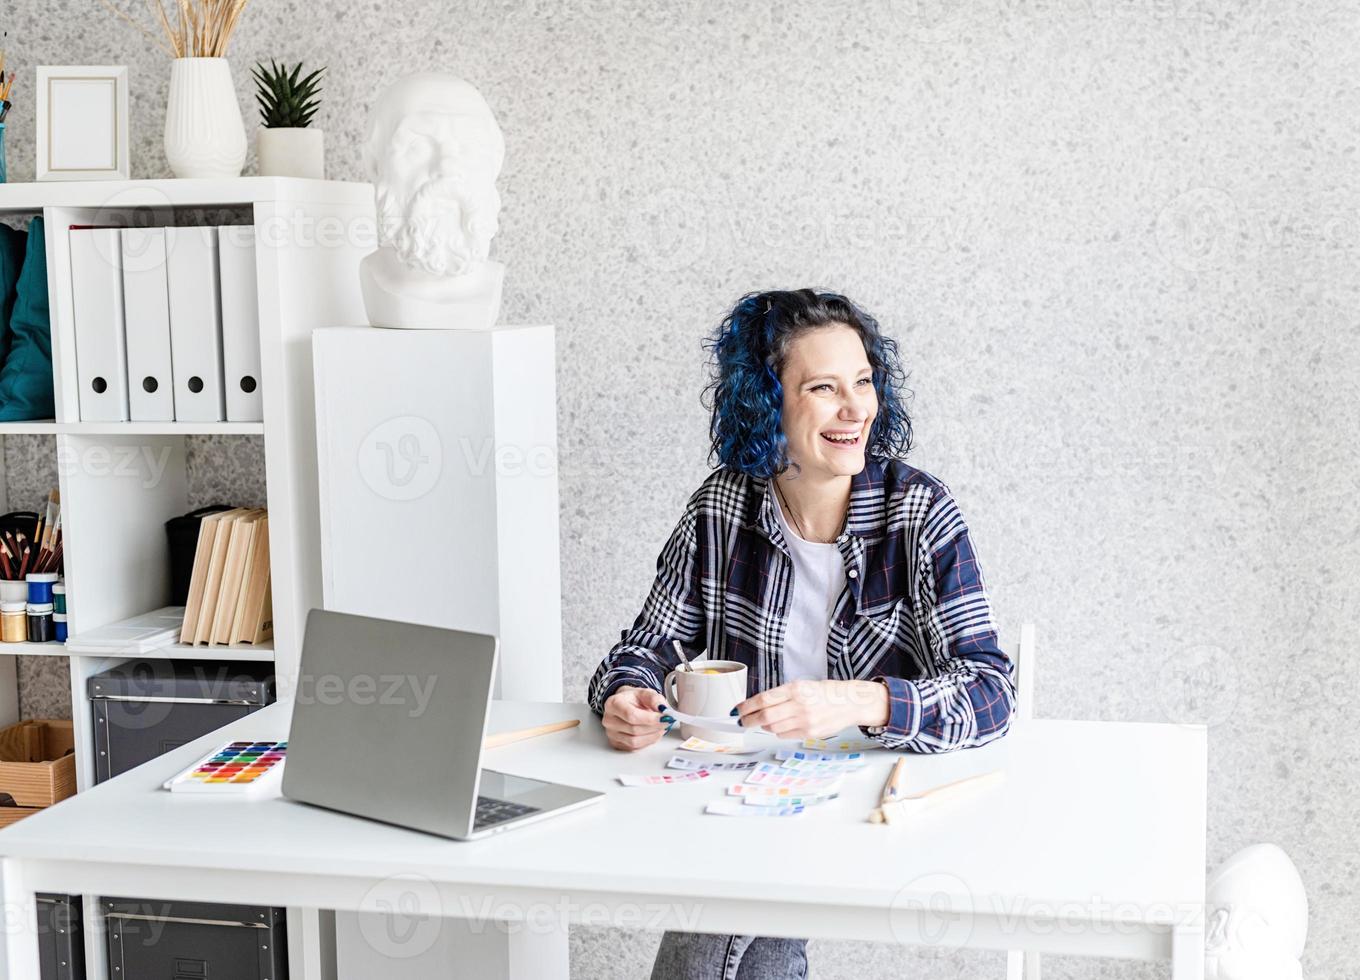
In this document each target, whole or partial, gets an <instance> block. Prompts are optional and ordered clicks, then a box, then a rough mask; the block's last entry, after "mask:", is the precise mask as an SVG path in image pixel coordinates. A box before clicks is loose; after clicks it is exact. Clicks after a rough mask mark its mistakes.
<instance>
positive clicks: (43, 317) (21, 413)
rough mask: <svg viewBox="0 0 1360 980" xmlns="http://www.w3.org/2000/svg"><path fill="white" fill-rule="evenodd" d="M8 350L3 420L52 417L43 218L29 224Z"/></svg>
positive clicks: (0, 408) (0, 371)
mask: <svg viewBox="0 0 1360 980" xmlns="http://www.w3.org/2000/svg"><path fill="white" fill-rule="evenodd" d="M9 327H10V332H11V334H12V335H13V336H12V338H11V343H10V349H9V354H8V355H7V356H6V357H5V364H4V367H3V368H0V422H21V421H23V420H25V419H50V418H53V417H54V416H55V415H56V405H55V402H54V400H53V397H52V321H51V318H50V316H49V314H48V308H47V246H46V238H45V237H44V234H43V219H42V218H34V219H33V220H32V221H30V222H29V224H28V247H27V249H26V252H25V255H24V265H23V269H21V270H20V272H19V282H18V285H17V287H16V289H15V297H14V308H13V309H12V310H11V312H10V317H9Z"/></svg>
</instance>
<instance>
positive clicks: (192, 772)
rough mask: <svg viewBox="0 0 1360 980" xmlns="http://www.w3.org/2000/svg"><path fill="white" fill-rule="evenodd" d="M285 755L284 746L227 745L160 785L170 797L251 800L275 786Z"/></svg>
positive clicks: (236, 743)
mask: <svg viewBox="0 0 1360 980" xmlns="http://www.w3.org/2000/svg"><path fill="white" fill-rule="evenodd" d="M287 752H288V743H287V742H231V743H228V744H227V745H224V746H222V747H221V748H220V749H218V750H217V751H215V752H212V753H209V754H208V755H205V756H204V757H203V758H202V759H199V760H198V761H197V762H195V763H194V764H193V765H192V766H190V767H189V768H188V769H185V770H184V771H183V772H181V773H180V774H179V775H178V776H176V777H175V778H174V779H171V780H168V781H167V782H166V783H165V784H164V785H165V788H166V789H168V790H170V791H171V792H172V793H216V794H221V795H223V796H239V795H249V796H254V795H256V794H258V793H263V792H266V791H267V790H269V789H270V788H273V787H275V786H277V785H278V783H279V780H280V779H281V778H282V777H283V763H284V759H285V757H286V755H287Z"/></svg>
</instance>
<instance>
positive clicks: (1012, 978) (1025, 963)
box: [1006, 949, 1039, 980]
mask: <svg viewBox="0 0 1360 980" xmlns="http://www.w3.org/2000/svg"><path fill="white" fill-rule="evenodd" d="M1006 980H1039V954H1038V953H1035V952H1032V951H1028V950H1023V949H1012V950H1007V952H1006Z"/></svg>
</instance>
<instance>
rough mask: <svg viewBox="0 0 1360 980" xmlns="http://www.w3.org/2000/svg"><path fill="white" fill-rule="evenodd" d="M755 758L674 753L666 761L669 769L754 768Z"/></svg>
mask: <svg viewBox="0 0 1360 980" xmlns="http://www.w3.org/2000/svg"><path fill="white" fill-rule="evenodd" d="M755 767H756V760H755V759H686V758H685V757H684V756H683V755H673V756H671V759H670V761H669V762H667V763H666V768H667V769H688V770H691V771H697V770H700V769H727V770H732V769H754V768H755Z"/></svg>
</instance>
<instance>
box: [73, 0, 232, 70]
mask: <svg viewBox="0 0 1360 980" xmlns="http://www.w3.org/2000/svg"><path fill="white" fill-rule="evenodd" d="M99 2H100V3H102V4H103V5H104V6H105V7H107V8H108V9H109V10H111V11H113V14H114V16H116V17H118V18H119V19H120V20H124V21H126V22H127V23H129V24H131V25H132V26H133V27H135V28H137V30H139V31H141V32H142V35H143V36H144V37H146V39H147V40H148V41H150V42H151V43H152V44H154V45H156V47H158V48H160V49H161V50H162V51H164V52H165V53H166V54H168V55H169V56H170V57H172V58H225V57H226V55H227V45H228V44H230V43H231V34H232V31H234V30H236V22H237V21H238V20H240V18H241V12H242V11H244V10H245V9H246V4H248V3H249V2H250V0H173V3H172V9H170V10H167V9H166V7H165V3H164V0H146V5H147V6H148V7H150V8H151V15H152V17H153V18H154V19H155V21H156V23H157V24H159V25H160V29H161V32H162V33H163V34H164V35H165V38H164V40H162V39H161V38H159V37H157V36H156V35H155V34H153V33H152V32H151V31H149V30H148V29H147V28H146V27H145V26H144V25H142V24H140V23H138V22H137V21H136V20H135V19H133V18H132V17H131V16H130V15H128V14H127V13H125V12H124V11H122V10H119V9H118V8H117V7H115V6H114V5H113V3H112V2H111V0H99ZM166 41H168V42H169V43H168V44H167V43H166Z"/></svg>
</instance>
